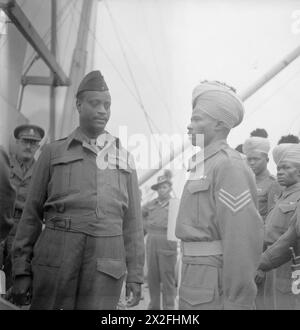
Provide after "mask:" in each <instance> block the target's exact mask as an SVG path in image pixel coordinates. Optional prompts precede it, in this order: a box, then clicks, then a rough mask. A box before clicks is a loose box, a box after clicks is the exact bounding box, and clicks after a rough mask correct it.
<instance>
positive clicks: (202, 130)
mask: <svg viewBox="0 0 300 330" xmlns="http://www.w3.org/2000/svg"><path fill="white" fill-rule="evenodd" d="M216 124H217V121H216V120H215V119H213V118H212V117H210V116H209V115H207V114H206V113H205V112H203V111H197V112H196V113H195V114H192V118H191V123H190V124H189V125H188V127H187V129H188V135H189V137H190V140H191V142H192V145H193V146H199V147H202V145H201V144H202V143H203V142H204V146H207V145H208V144H209V143H210V142H211V140H212V139H213V137H214V136H215V134H216V131H215V128H216ZM201 135H202V136H203V138H204V140H203V139H202V136H201ZM202 141H203V142H202Z"/></svg>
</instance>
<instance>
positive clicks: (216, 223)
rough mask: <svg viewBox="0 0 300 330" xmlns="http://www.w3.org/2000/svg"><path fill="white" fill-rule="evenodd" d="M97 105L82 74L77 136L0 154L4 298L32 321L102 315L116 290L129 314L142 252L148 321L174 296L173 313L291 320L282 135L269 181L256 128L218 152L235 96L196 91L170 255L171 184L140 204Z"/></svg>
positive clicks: (287, 143)
mask: <svg viewBox="0 0 300 330" xmlns="http://www.w3.org/2000/svg"><path fill="white" fill-rule="evenodd" d="M110 106H111V95H110V93H109V89H108V87H107V84H106V82H105V80H104V78H103V76H102V75H101V73H100V72H99V71H92V72H90V73H88V74H87V75H86V76H85V77H84V78H83V80H82V82H81V83H80V85H79V87H78V91H77V94H76V107H77V110H78V114H79V127H77V128H76V129H75V130H74V131H73V132H71V133H70V135H69V136H67V137H66V138H63V139H60V140H57V141H54V142H52V143H50V144H46V145H44V146H43V150H42V152H41V154H40V156H39V157H38V160H37V161H36V162H35V160H34V156H35V154H36V152H37V151H38V148H39V143H40V141H41V140H42V139H43V137H44V135H45V133H44V130H43V129H42V128H41V127H38V126H36V125H21V126H18V127H17V128H16V129H15V130H14V137H15V139H16V148H15V153H14V155H12V156H11V157H10V159H9V157H8V155H7V154H6V152H5V151H4V150H3V149H0V166H1V167H0V179H1V182H0V198H1V199H0V244H1V251H0V266H1V269H3V271H4V273H5V277H6V294H5V295H4V296H3V297H4V298H5V299H7V300H10V301H11V302H13V303H14V304H16V305H18V306H24V305H30V308H31V309H115V308H117V306H118V302H119V299H120V295H121V292H122V287H123V284H124V283H125V289H126V297H127V306H128V307H129V308H130V307H134V306H136V305H138V304H139V302H140V299H141V295H142V283H143V281H144V279H143V278H144V261H145V254H146V264H147V274H146V275H147V276H146V278H147V282H148V288H149V293H150V304H149V306H148V308H149V309H175V308H177V305H176V303H175V301H176V295H177V293H178V298H179V299H178V308H179V309H299V308H300V295H299V294H298V295H297V294H296V291H297V290H296V291H295V282H294V279H295V278H294V277H295V276H294V271H296V270H300V257H297V255H298V256H300V144H299V139H298V137H296V136H293V135H288V136H285V137H282V138H281V139H280V141H279V143H278V145H277V146H276V147H275V148H274V149H273V150H272V156H273V159H274V162H275V163H276V166H277V175H276V176H273V175H271V174H270V172H269V171H268V168H267V165H268V162H269V154H270V143H269V141H268V134H267V132H266V131H265V130H264V129H256V130H255V131H253V132H252V133H251V135H250V137H249V138H248V139H247V140H246V141H245V142H244V143H243V144H242V145H240V146H238V147H237V148H236V150H235V149H233V148H231V147H230V146H229V145H228V143H227V137H228V134H229V133H230V131H231V129H233V128H234V127H236V126H238V125H239V124H240V123H241V122H242V121H243V117H244V106H243V103H242V102H241V100H240V99H239V97H238V96H237V94H236V91H235V90H234V89H233V88H232V87H230V86H228V85H226V84H224V83H220V82H218V81H203V82H201V83H200V84H199V85H197V86H196V87H195V88H194V90H193V93H192V113H191V122H190V124H189V125H188V134H189V137H190V140H191V143H192V144H193V145H194V146H200V147H201V150H200V151H199V153H196V154H195V155H194V156H193V157H192V158H191V160H190V163H189V169H188V171H189V178H188V180H187V181H186V183H185V186H184V189H183V192H182V196H181V201H180V206H179V210H178V214H177V218H176V236H177V238H178V239H179V240H180V254H179V255H178V249H177V246H178V245H177V242H176V241H172V240H169V239H168V235H167V231H168V221H169V219H168V218H169V217H168V214H169V206H170V202H171V198H172V197H171V192H172V178H171V175H170V172H168V171H166V172H164V174H163V175H161V176H159V177H158V179H157V183H156V184H154V185H153V186H152V189H153V190H154V191H156V192H157V194H158V196H157V198H155V199H154V200H152V201H150V202H148V203H147V204H145V205H143V206H142V205H141V203H142V201H141V196H140V190H139V187H138V180H137V174H136V170H135V167H134V161H133V159H132V157H131V155H130V154H129V153H128V152H127V150H125V149H124V148H123V147H122V145H121V141H120V140H119V139H118V138H117V137H114V136H112V135H111V134H110V133H109V132H108V131H106V125H107V122H108V120H109V118H110ZM202 137H203V139H202ZM203 142H204V145H203ZM145 234H147V239H146V244H145V243H144V235H145ZM291 248H292V249H291ZM178 264H180V267H178ZM178 272H180V274H178ZM0 274H1V273H0ZM178 279H180V280H178ZM177 286H178V288H177ZM299 291H300V290H299ZM161 302H162V303H161Z"/></svg>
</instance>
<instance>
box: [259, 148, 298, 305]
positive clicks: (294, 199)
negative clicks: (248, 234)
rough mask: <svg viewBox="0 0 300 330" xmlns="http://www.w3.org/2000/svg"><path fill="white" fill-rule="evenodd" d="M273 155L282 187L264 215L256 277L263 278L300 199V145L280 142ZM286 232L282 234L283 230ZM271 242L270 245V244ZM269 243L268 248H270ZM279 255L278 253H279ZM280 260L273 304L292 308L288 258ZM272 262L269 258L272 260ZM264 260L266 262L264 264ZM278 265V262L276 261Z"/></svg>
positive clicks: (274, 285) (292, 298)
mask: <svg viewBox="0 0 300 330" xmlns="http://www.w3.org/2000/svg"><path fill="white" fill-rule="evenodd" d="M273 159H274V161H275V163H276V165H277V180H278V182H279V184H280V185H281V186H283V187H284V190H283V191H282V193H281V195H280V197H279V199H278V201H277V203H276V204H275V206H274V208H273V209H272V210H271V212H270V213H269V215H268V217H267V219H266V228H265V239H264V241H265V246H266V247H267V248H268V249H267V250H266V251H265V252H264V254H263V256H262V261H261V265H260V266H259V271H258V274H257V277H256V281H257V282H258V283H259V282H261V281H262V280H263V272H262V271H266V270H270V269H271V268H273V267H270V261H271V260H273V257H272V254H273V252H272V251H275V252H274V253H275V254H274V259H275V258H277V255H276V254H277V253H278V252H276V251H277V248H275V249H274V247H273V245H275V246H276V241H277V240H278V239H279V238H280V236H281V235H283V234H284V233H285V232H286V231H287V230H288V228H289V227H290V226H291V224H292V222H293V218H294V217H295V216H296V209H297V203H299V201H300V145H299V144H293V143H283V144H280V145H278V146H276V147H275V148H274V149H273ZM284 235H285V234H284ZM270 246H271V247H270ZM269 247H270V248H269ZM279 258H280V256H279ZM286 261H287V262H286V263H280V265H281V266H280V267H278V266H279V264H278V266H276V267H278V268H276V269H275V271H274V277H275V279H274V282H273V290H274V293H275V294H274V307H275V309H294V308H295V297H294V294H293V292H292V274H291V262H290V261H288V259H287V260H286ZM271 263H272V262H271ZM265 264H266V265H265ZM276 265H277V264H276Z"/></svg>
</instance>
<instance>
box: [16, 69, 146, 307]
mask: <svg viewBox="0 0 300 330" xmlns="http://www.w3.org/2000/svg"><path fill="white" fill-rule="evenodd" d="M76 105H77V110H78V113H79V127H77V128H76V129H75V130H74V131H73V132H72V133H71V134H70V135H69V136H68V137H67V138H64V139H61V140H58V141H54V142H53V143H51V144H49V145H47V146H46V147H45V149H44V150H43V151H42V153H41V155H40V157H39V160H38V163H37V164H36V167H35V171H34V173H33V178H32V185H31V188H30V190H29V193H28V198H27V202H26V206H25V210H24V212H23V215H22V219H21V221H20V224H19V227H18V230H17V234H16V239H15V242H14V248H13V276H14V279H15V283H14V288H13V295H14V299H15V301H22V299H23V298H24V297H25V296H26V294H27V293H28V292H29V290H30V287H32V301H31V309H95V310H97V309H115V308H116V306H117V303H118V301H119V298H120V293H121V289H122V284H123V280H124V278H125V275H126V295H127V296H128V297H129V298H130V299H129V302H128V304H129V306H134V305H136V304H138V303H139V300H140V296H141V283H142V282H143V265H144V235H143V224H142V214H141V207H140V198H139V189H138V182H137V175H136V171H135V169H134V164H133V161H132V160H131V157H130V155H129V153H128V152H127V151H126V150H125V149H124V148H123V147H122V146H121V143H120V141H119V139H118V138H116V137H114V136H112V135H111V134H109V133H108V132H107V131H106V130H105V127H106V124H107V122H108V120H109V118H110V105H111V96H110V93H109V91H108V88H107V85H106V83H105V81H104V78H103V76H102V75H101V73H100V71H92V72H90V73H88V74H87V75H86V76H85V77H84V79H83V80H82V82H81V84H80V86H79V88H78V92H77V95H76ZM43 220H44V222H45V229H44V230H43V231H42V222H43Z"/></svg>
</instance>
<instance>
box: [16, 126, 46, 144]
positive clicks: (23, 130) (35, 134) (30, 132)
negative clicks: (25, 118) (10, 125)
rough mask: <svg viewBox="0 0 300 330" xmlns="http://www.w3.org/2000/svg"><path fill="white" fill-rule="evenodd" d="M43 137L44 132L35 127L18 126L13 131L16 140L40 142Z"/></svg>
mask: <svg viewBox="0 0 300 330" xmlns="http://www.w3.org/2000/svg"><path fill="white" fill-rule="evenodd" d="M44 135H45V131H44V130H43V129H42V128H41V127H39V126H37V125H30V124H26V125H20V126H18V127H16V128H15V130H14V137H15V138H16V139H21V138H22V139H27V140H35V141H41V140H42V138H43V137H44Z"/></svg>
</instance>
